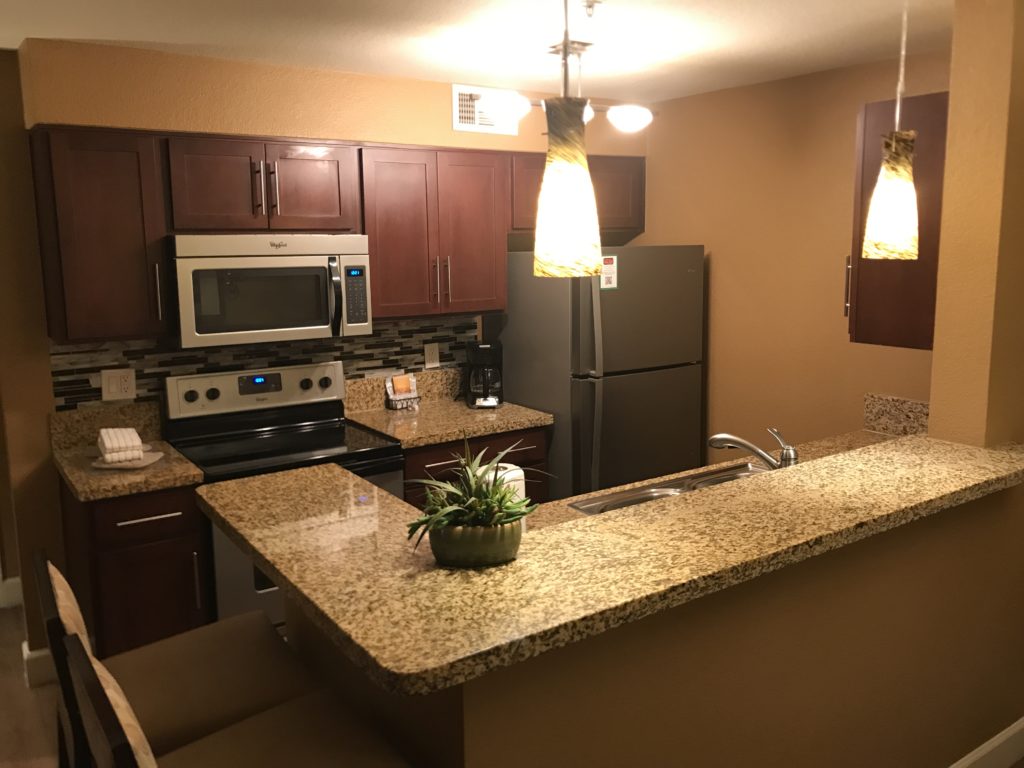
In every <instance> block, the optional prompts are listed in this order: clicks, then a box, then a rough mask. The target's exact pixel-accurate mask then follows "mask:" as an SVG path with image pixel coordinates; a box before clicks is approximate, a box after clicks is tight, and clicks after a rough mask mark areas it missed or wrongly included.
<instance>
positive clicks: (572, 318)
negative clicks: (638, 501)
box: [501, 245, 704, 498]
mask: <svg viewBox="0 0 1024 768" xmlns="http://www.w3.org/2000/svg"><path fill="white" fill-rule="evenodd" d="M604 256H605V262H606V267H605V270H606V272H605V274H603V275H602V276H601V277H593V278H573V279H558V278H542V277H534V276H533V254H532V253H510V254H509V260H508V264H509V282H508V311H507V314H506V317H505V318H504V325H503V327H502V330H501V342H502V346H503V348H504V364H503V369H504V370H503V375H504V391H505V398H506V399H507V400H509V401H510V402H514V403H520V404H522V405H526V406H529V407H532V408H537V409H539V410H543V411H547V412H549V413H553V414H554V415H555V426H554V435H553V438H552V443H551V449H550V452H549V470H550V472H551V473H552V474H553V475H554V477H553V478H552V479H551V481H550V483H551V486H550V487H551V491H552V496H553V498H562V497H565V496H570V495H574V494H577V493H585V492H587V491H592V490H598V489H601V488H610V487H612V486H616V485H622V484H624V483H630V482H635V481H637V480H645V479H647V478H651V477H657V476H659V475H665V474H669V473H672V472H680V471H682V470H684V469H690V468H692V467H697V466H700V465H701V464H702V463H703V457H704V365H703V363H704V248H703V246H699V245H688V246H632V247H629V246H624V247H621V248H605V249H604ZM527 490H529V486H527Z"/></svg>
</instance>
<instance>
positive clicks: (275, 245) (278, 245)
mask: <svg viewBox="0 0 1024 768" xmlns="http://www.w3.org/2000/svg"><path fill="white" fill-rule="evenodd" d="M270 247H271V248H278V249H280V248H287V247H288V243H286V242H285V241H284V240H271V241H270Z"/></svg>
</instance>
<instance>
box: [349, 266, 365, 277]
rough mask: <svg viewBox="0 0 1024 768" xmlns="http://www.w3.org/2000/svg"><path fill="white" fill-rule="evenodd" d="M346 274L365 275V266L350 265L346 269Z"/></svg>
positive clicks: (353, 275)
mask: <svg viewBox="0 0 1024 768" xmlns="http://www.w3.org/2000/svg"><path fill="white" fill-rule="evenodd" d="M345 274H346V275H348V276H349V277H362V276H363V268H362V267H348V268H347V269H346V270H345Z"/></svg>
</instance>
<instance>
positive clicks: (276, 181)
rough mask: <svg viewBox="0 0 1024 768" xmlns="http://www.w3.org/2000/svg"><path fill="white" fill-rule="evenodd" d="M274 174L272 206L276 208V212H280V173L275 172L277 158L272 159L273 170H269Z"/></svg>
mask: <svg viewBox="0 0 1024 768" xmlns="http://www.w3.org/2000/svg"><path fill="white" fill-rule="evenodd" d="M271 173H272V174H274V203H273V207H274V208H276V209H277V212H278V213H280V212H281V174H279V173H278V172H277V160H275V161H274V170H273V171H271Z"/></svg>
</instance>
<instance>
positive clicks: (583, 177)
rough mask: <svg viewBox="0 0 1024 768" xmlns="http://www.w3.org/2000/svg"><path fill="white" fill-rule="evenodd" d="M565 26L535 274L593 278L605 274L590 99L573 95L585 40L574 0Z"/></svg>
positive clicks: (547, 108) (551, 108)
mask: <svg viewBox="0 0 1024 768" xmlns="http://www.w3.org/2000/svg"><path fill="white" fill-rule="evenodd" d="M563 8H564V13H565V29H564V33H563V35H562V43H561V45H560V46H555V47H554V48H553V52H556V53H559V54H560V55H561V57H562V95H561V97H560V98H557V99H545V101H544V114H545V116H546V118H547V124H548V154H547V160H546V162H545V164H544V177H543V179H542V180H541V186H540V197H539V198H538V199H537V229H536V236H535V239H534V248H533V274H534V275H535V276H536V277H592V276H595V275H599V274H601V235H600V229H599V227H598V223H597V201H596V200H595V198H594V185H593V183H592V182H591V180H590V167H589V166H588V165H587V148H586V144H585V141H584V131H585V127H584V117H583V113H584V110H585V109H586V107H587V106H588V105H587V100H586V99H584V98H581V97H575V98H574V97H571V96H569V95H568V94H569V56H570V55H571V54H574V55H581V54H582V51H583V50H584V49H585V48H586V44H585V43H578V42H576V41H574V40H570V39H569V0H563Z"/></svg>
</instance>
